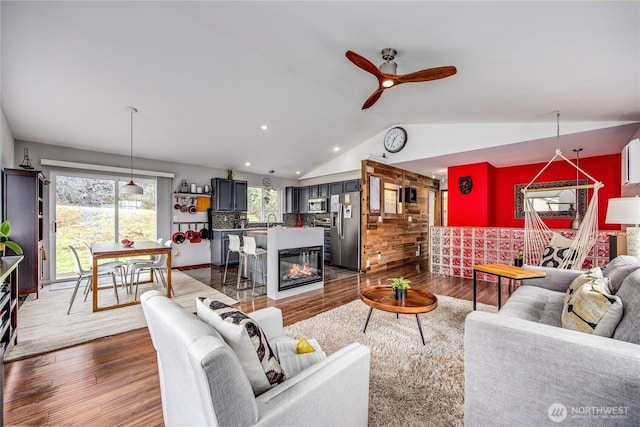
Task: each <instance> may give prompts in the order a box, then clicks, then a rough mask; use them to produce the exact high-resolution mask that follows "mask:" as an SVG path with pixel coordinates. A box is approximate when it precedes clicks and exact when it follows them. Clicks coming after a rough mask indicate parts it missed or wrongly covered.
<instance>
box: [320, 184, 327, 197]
mask: <svg viewBox="0 0 640 427" xmlns="http://www.w3.org/2000/svg"><path fill="white" fill-rule="evenodd" d="M318 197H329V184H320V185H318Z"/></svg>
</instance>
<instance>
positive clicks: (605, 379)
mask: <svg viewBox="0 0 640 427" xmlns="http://www.w3.org/2000/svg"><path fill="white" fill-rule="evenodd" d="M529 268H534V269H541V270H544V271H545V272H546V273H547V276H546V277H545V278H541V279H532V280H527V281H524V282H523V284H522V286H520V287H519V288H517V289H516V290H515V292H514V293H513V294H512V295H511V297H510V298H509V300H508V301H507V303H506V304H504V306H503V307H502V309H501V310H500V311H499V312H498V313H497V314H495V313H489V312H483V311H474V312H472V313H470V314H469V315H468V316H467V318H466V321H465V339H464V354H465V426H467V427H469V426H514V425H519V426H544V425H556V426H557V425H561V426H585V425H587V426H588V425H593V426H638V425H640V259H639V258H636V257H630V256H619V257H617V258H615V259H614V260H612V261H611V262H610V263H609V265H607V267H606V268H605V269H604V276H605V277H608V280H609V281H610V289H611V293H612V294H615V295H617V296H619V297H620V299H621V300H622V304H623V309H624V313H623V316H622V319H621V320H620V323H619V324H618V326H617V328H616V329H615V332H614V334H613V337H612V338H606V337H602V336H595V335H591V334H587V333H584V332H577V331H573V330H569V329H563V328H562V327H561V313H562V309H563V304H564V296H565V292H566V290H567V288H568V287H569V285H570V284H571V282H572V281H573V279H574V278H575V277H577V276H578V275H579V274H581V272H579V271H572V270H557V269H553V268H542V267H529Z"/></svg>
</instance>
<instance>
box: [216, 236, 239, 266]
mask: <svg viewBox="0 0 640 427" xmlns="http://www.w3.org/2000/svg"><path fill="white" fill-rule="evenodd" d="M229 234H235V235H236V236H242V230H238V231H227V230H221V231H215V230H214V231H213V240H212V241H211V264H213V265H217V266H224V265H225V263H226V261H227V250H228V249H229ZM239 261H240V257H239V255H238V252H231V253H230V254H229V264H230V265H235V264H238V262H239Z"/></svg>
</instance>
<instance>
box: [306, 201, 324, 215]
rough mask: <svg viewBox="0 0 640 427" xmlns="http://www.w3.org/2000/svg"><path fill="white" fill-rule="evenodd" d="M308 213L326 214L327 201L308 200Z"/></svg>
mask: <svg viewBox="0 0 640 427" xmlns="http://www.w3.org/2000/svg"><path fill="white" fill-rule="evenodd" d="M308 212H309V213H327V199H325V198H321V199H309V208H308Z"/></svg>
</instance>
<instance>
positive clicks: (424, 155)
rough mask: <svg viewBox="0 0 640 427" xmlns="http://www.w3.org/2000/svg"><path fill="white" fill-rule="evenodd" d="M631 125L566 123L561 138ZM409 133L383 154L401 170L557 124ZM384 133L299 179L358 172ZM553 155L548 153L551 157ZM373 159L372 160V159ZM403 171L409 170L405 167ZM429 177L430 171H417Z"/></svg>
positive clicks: (541, 133) (544, 134)
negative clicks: (400, 143) (395, 149)
mask: <svg viewBox="0 0 640 427" xmlns="http://www.w3.org/2000/svg"><path fill="white" fill-rule="evenodd" d="M628 123H630V122H589V123H577V122H568V123H563V124H562V129H561V130H562V132H561V134H562V135H568V134H573V133H578V132H586V131H592V130H596V129H603V128H608V127H613V126H620V125H624V124H628ZM402 126H403V127H404V128H405V129H406V130H407V133H408V134H409V143H408V144H407V146H406V148H405V149H403V150H402V151H401V152H399V153H395V154H392V153H385V156H386V157H387V159H388V160H389V163H390V164H393V165H397V166H399V167H403V163H404V164H405V165H406V164H408V163H411V162H416V161H418V160H420V159H428V158H433V157H440V156H445V155H451V154H456V153H464V152H468V151H473V150H481V149H486V148H490V147H499V146H503V145H509V144H513V143H516V142H522V141H534V140H539V139H542V138H550V137H555V130H556V123H555V122H554V123H550V122H539V123H495V124H486V123H483V124H477V123H468V124H464V123H462V124H439V125H415V124H405V125H402ZM386 131H387V130H386V129H385V130H384V131H382V132H380V133H378V134H377V135H374V136H373V137H372V138H370V139H368V140H367V141H365V142H363V143H362V144H359V145H358V146H357V147H355V148H353V149H351V150H349V151H347V152H345V153H344V154H342V155H341V156H338V157H337V158H335V159H334V160H333V161H331V162H329V163H326V164H324V165H321V166H320V167H318V168H316V169H314V170H313V171H311V172H309V173H308V174H306V175H305V176H303V177H302V179H311V178H314V177H318V176H324V175H331V174H337V173H345V172H351V171H354V170H359V169H360V162H361V161H362V160H363V159H367V158H369V156H370V155H373V156H377V157H380V156H381V155H382V153H384V152H385V151H384V148H383V145H382V140H383V135H384V134H385V132H386ZM552 155H553V153H550V154H549V157H551V156H552ZM374 160H375V159H374ZM404 168H405V169H409V170H411V169H410V168H407V167H404ZM416 172H418V173H423V174H429V173H430V172H431V171H416Z"/></svg>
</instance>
